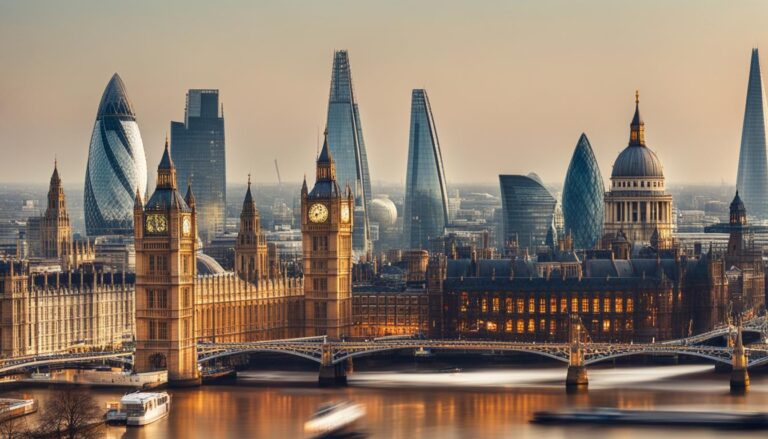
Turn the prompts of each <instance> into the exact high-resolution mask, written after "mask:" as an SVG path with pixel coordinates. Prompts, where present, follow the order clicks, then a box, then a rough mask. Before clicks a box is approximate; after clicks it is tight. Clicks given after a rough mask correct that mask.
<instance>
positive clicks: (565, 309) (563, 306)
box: [560, 297, 568, 314]
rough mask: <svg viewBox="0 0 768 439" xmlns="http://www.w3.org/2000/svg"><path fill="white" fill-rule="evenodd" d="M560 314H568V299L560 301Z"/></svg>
mask: <svg viewBox="0 0 768 439" xmlns="http://www.w3.org/2000/svg"><path fill="white" fill-rule="evenodd" d="M560 312H561V313H563V314H565V313H567V312H568V299H566V298H565V297H563V298H562V299H560Z"/></svg>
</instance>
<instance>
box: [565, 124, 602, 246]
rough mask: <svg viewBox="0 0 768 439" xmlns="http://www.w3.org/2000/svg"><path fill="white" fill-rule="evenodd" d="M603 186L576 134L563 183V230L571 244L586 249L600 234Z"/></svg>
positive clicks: (588, 150) (587, 147)
mask: <svg viewBox="0 0 768 439" xmlns="http://www.w3.org/2000/svg"><path fill="white" fill-rule="evenodd" d="M604 196H605V186H604V185H603V177H602V175H600V168H599V167H598V165H597V160H596V159H595V154H594V153H593V152H592V146H591V145H590V144H589V139H587V135H586V134H582V135H581V137H579V142H578V143H577V144H576V149H575V150H574V151H573V157H571V163H570V164H569V165H568V173H567V174H566V175H565V183H564V184H563V219H564V222H565V224H564V227H563V229H564V232H566V233H571V236H572V237H573V245H574V246H575V247H576V248H579V249H590V248H593V247H594V246H595V244H597V242H598V241H599V240H600V237H601V236H602V233H603V219H604V218H603V216H604V211H605V203H604V200H603V197H604Z"/></svg>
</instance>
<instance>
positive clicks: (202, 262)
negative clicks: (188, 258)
mask: <svg viewBox="0 0 768 439" xmlns="http://www.w3.org/2000/svg"><path fill="white" fill-rule="evenodd" d="M195 262H196V264H197V274H198V275H214V274H223V273H224V272H225V270H224V269H223V268H222V267H221V265H219V263H218V262H216V260H215V259H213V258H212V257H210V256H208V255H206V254H205V253H202V252H197V255H196V257H195Z"/></svg>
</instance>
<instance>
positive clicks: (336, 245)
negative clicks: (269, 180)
mask: <svg viewBox="0 0 768 439" xmlns="http://www.w3.org/2000/svg"><path fill="white" fill-rule="evenodd" d="M353 209H354V195H353V194H352V191H351V189H350V188H349V186H347V188H346V191H345V192H344V193H342V191H341V189H339V185H338V183H337V182H336V164H335V163H334V161H333V157H332V156H331V152H330V149H329V147H328V133H327V131H326V133H325V141H324V142H323V149H322V151H321V152H320V156H319V157H318V159H317V177H316V181H315V186H314V188H312V191H308V190H307V181H306V179H305V180H304V185H303V186H302V188H301V235H302V248H303V255H304V295H305V322H306V335H307V336H313V335H328V336H329V337H332V338H341V337H342V336H344V335H349V334H350V330H351V327H352V215H351V212H352V210H353Z"/></svg>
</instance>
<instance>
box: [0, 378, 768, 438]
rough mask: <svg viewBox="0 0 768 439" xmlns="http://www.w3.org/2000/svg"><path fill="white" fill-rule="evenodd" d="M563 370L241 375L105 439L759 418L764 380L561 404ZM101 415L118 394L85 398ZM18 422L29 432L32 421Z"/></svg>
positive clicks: (43, 395)
mask: <svg viewBox="0 0 768 439" xmlns="http://www.w3.org/2000/svg"><path fill="white" fill-rule="evenodd" d="M564 377H565V369H564V368H562V367H554V366H548V365H542V366H532V365H527V366H525V367H512V366H504V367H498V368H474V369H473V368H466V369H464V370H462V371H461V372H458V373H439V372H434V371H425V370H420V369H416V368H403V369H397V370H378V371H359V372H355V373H353V374H352V375H350V377H349V382H350V385H349V386H348V387H345V388H332V389H321V388H317V387H316V386H315V385H314V382H315V380H316V373H313V372H302V371H292V372H286V371H264V370H259V371H245V372H241V373H240V374H239V376H238V379H237V381H236V382H234V383H231V384H222V385H206V386H203V387H200V388H194V389H171V390H170V392H171V394H172V395H173V405H172V409H171V415H170V416H169V417H168V418H166V419H163V420H160V421H158V422H156V423H154V424H151V425H148V426H145V427H141V428H126V427H108V428H107V429H106V433H105V435H106V437H108V438H204V439H214V438H280V439H288V438H303V437H305V436H304V435H303V433H302V424H303V422H304V421H305V420H306V419H307V418H308V417H309V416H310V415H311V414H312V412H313V411H314V409H315V408H316V407H317V406H318V404H321V403H323V402H326V401H329V400H340V399H347V400H351V401H356V402H360V403H362V404H364V405H365V406H366V408H367V413H368V415H367V417H366V418H365V420H364V422H362V423H361V424H360V426H359V427H358V428H357V429H356V432H357V433H359V434H355V435H353V437H358V438H362V437H369V438H436V439H438V438H439V439H454V438H502V437H514V438H536V439H548V438H566V437H567V438H569V439H571V438H590V439H591V438H595V437H606V438H621V439H632V438H654V439H661V438H665V437H670V436H671V433H670V430H664V429H654V428H626V427H621V428H610V427H586V426H578V427H573V426H571V427H564V426H540V425H533V424H530V423H529V420H530V418H531V416H532V414H533V413H534V412H535V411H537V410H546V409H555V408H564V407H590V406H592V407H595V406H599V407H605V406H609V407H620V408H639V409H651V408H654V409H662V408H669V409H676V410H694V409H702V410H726V411H768V374H762V375H759V374H753V376H752V386H751V389H750V391H749V392H748V393H747V394H746V395H741V396H733V395H731V394H730V393H729V391H728V378H729V375H728V374H720V373H714V372H713V368H712V366H706V365H667V366H660V365H652V366H620V367H614V368H608V367H606V368H592V369H590V370H589V378H590V388H589V391H588V392H581V393H577V394H571V395H568V394H566V392H565V391H564V389H563V380H564ZM51 392H52V390H51V389H48V388H26V389H23V390H13V391H5V392H2V396H7V397H18V396H22V395H23V396H26V397H34V398H38V399H39V400H40V402H41V407H42V408H43V409H44V407H45V402H46V399H47V398H49V397H50V395H51ZM93 394H94V396H95V398H96V399H97V401H98V403H99V404H100V405H101V406H103V405H104V404H106V402H107V401H112V400H117V399H119V398H120V396H121V395H122V391H120V390H114V389H111V390H108V389H94V390H93ZM35 416H36V415H32V416H30V417H29V420H28V421H27V422H34V417H35ZM672 431H674V436H675V437H676V438H696V439H706V438H724V437H741V438H752V437H754V438H758V437H759V438H765V432H749V431H745V432H739V431H718V430H708V429H675V430H672Z"/></svg>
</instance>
